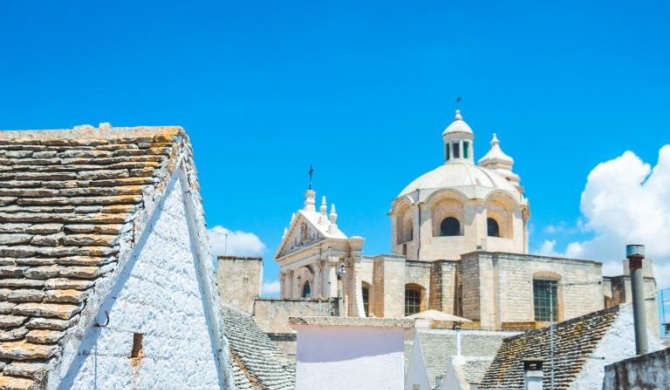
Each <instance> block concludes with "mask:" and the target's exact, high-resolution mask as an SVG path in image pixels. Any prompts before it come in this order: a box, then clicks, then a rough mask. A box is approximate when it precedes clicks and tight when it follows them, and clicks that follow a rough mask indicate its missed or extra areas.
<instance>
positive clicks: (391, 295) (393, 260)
mask: <svg viewBox="0 0 670 390" xmlns="http://www.w3.org/2000/svg"><path fill="white" fill-rule="evenodd" d="M373 280H374V285H373V291H372V293H373V294H374V295H375V296H374V307H373V309H371V312H372V313H373V314H374V315H375V316H377V317H391V318H400V317H404V316H405V258H404V257H401V256H393V255H381V256H376V257H375V258H374V275H373Z"/></svg>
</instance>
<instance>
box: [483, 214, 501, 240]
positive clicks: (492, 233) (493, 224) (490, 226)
mask: <svg viewBox="0 0 670 390" xmlns="http://www.w3.org/2000/svg"><path fill="white" fill-rule="evenodd" d="M486 230H487V234H488V236H489V237H500V226H498V221H496V220H495V219H493V218H487V219H486Z"/></svg>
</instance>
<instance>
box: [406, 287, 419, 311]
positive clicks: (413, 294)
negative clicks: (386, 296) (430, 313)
mask: <svg viewBox="0 0 670 390" xmlns="http://www.w3.org/2000/svg"><path fill="white" fill-rule="evenodd" d="M420 310H421V291H420V290H419V289H416V288H411V287H410V288H407V287H405V316H411V315H412V314H416V313H418V312H419V311H420Z"/></svg>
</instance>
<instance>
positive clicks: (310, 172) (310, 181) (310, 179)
mask: <svg viewBox="0 0 670 390" xmlns="http://www.w3.org/2000/svg"><path fill="white" fill-rule="evenodd" d="M308 173H309V189H310V190H311V189H312V175H313V174H314V168H312V165H311V164H310V166H309V172H308Z"/></svg>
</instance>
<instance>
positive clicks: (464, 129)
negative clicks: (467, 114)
mask: <svg viewBox="0 0 670 390" xmlns="http://www.w3.org/2000/svg"><path fill="white" fill-rule="evenodd" d="M448 133H469V134H472V129H471V128H470V126H468V124H467V123H465V121H464V120H463V117H462V116H461V110H456V116H455V117H454V121H453V122H451V124H450V125H449V126H447V128H446V129H444V132H442V136H443V137H444V136H445V135H446V134H448Z"/></svg>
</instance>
